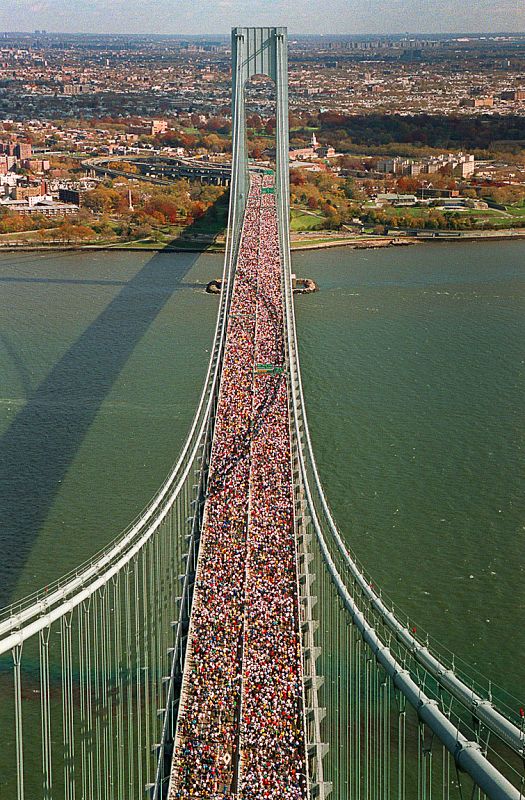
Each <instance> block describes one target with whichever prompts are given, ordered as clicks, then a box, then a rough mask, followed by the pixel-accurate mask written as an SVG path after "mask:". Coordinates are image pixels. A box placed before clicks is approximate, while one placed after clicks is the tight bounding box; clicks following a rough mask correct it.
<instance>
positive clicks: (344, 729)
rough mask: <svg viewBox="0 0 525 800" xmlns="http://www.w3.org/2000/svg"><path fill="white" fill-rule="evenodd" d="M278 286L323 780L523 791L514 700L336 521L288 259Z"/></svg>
mask: <svg viewBox="0 0 525 800" xmlns="http://www.w3.org/2000/svg"><path fill="white" fill-rule="evenodd" d="M284 190H285V187H284V184H283V186H282V187H281V191H283V192H284ZM281 213H282V214H284V213H285V210H284V208H283V210H282V212H281ZM287 259H288V263H286V260H287ZM284 283H285V306H286V323H287V341H288V360H289V369H290V381H291V388H292V390H291V397H292V410H293V417H294V438H295V445H296V454H297V463H298V470H297V480H298V484H299V487H300V492H301V493H302V495H303V497H304V503H303V508H304V511H303V519H302V524H303V527H304V530H305V531H306V537H307V539H308V541H309V547H310V559H311V573H312V576H315V577H316V581H315V583H314V584H313V585H314V586H315V594H316V595H317V596H316V598H315V600H316V601H317V604H316V613H317V617H318V620H319V623H320V626H319V630H318V633H317V644H318V645H319V647H320V653H321V655H320V662H319V664H320V673H321V674H323V675H324V685H323V687H322V689H321V691H320V698H321V701H320V702H321V705H322V706H325V707H326V717H325V720H324V722H323V724H322V726H321V730H322V738H323V739H324V741H327V742H328V743H329V746H330V750H329V753H328V756H327V758H326V759H325V770H324V772H325V777H326V779H327V780H328V781H330V782H331V783H332V784H333V788H334V794H335V796H336V797H338V798H341V800H343V798H346V797H356V798H360V797H363V798H368V797H378V798H379V797H385V798H387V797H391V796H393V793H394V792H397V796H398V797H407V796H417V797H421V796H426V792H430V791H431V789H432V786H434V788H436V787H439V791H443V797H453V796H458V797H459V796H462V795H461V792H462V783H463V784H464V783H465V780H467V778H466V777H465V776H469V777H468V780H470V782H471V787H472V786H473V787H474V788H473V789H472V791H475V792H476V796H481V794H482V793H484V794H485V795H486V796H488V797H491V798H500V797H501V798H503V797H505V798H518V797H521V796H525V780H524V768H523V767H524V756H525V730H524V727H523V724H521V720H520V717H519V708H520V706H519V703H517V701H514V702H511V703H509V702H505V700H503V702H498V703H497V704H496V701H495V699H494V695H493V693H492V692H491V684H490V682H489V681H488V680H487V681H483V680H482V679H480V678H478V679H476V678H475V677H474V679H472V678H473V676H472V675H471V674H469V673H468V671H467V670H465V671H464V672H463V671H462V670H461V665H460V661H459V659H454V657H453V655H452V654H450V653H447V652H446V651H445V650H444V649H441V648H438V647H437V646H436V647H434V646H433V641H432V639H431V638H430V637H427V636H426V635H424V634H423V635H421V633H420V632H419V633H418V631H417V629H416V628H415V626H414V623H413V622H412V621H411V620H407V617H406V616H404V615H403V614H402V612H400V611H399V609H397V608H395V607H394V606H393V604H391V603H389V602H388V601H387V600H386V599H385V597H384V596H383V595H382V593H381V591H380V590H378V589H377V588H376V585H375V583H374V581H373V580H372V578H371V577H370V576H369V575H368V574H367V572H366V570H365V569H364V568H363V566H362V565H361V564H360V563H359V562H358V561H357V559H355V557H354V556H353V555H352V553H351V551H350V549H349V547H348V546H347V543H346V541H345V539H344V537H343V535H342V534H341V532H340V530H339V528H338V526H337V525H336V522H335V520H334V517H333V515H332V513H331V510H330V508H329V505H328V502H327V500H326V497H325V494H324V491H323V487H322V484H321V480H320V477H319V472H318V469H317V465H316V461H315V456H314V452H313V447H312V442H311V437H310V432H309V428H308V420H307V414H306V404H305V399H304V394H303V389H302V381H301V373H300V366H299V357H298V346H297V334H296V328H295V317H294V308H293V296H292V287H291V270H290V261H289V253H288V255H287V254H286V253H285V265H284ZM411 709H412V710H411ZM409 733H410V735H411V738H412V741H411V742H410V737H409ZM394 755H395V758H394ZM394 762H395V764H394ZM437 773H439V776H438V775H437ZM462 776H463V777H462ZM463 790H464V791H466V790H465V789H464V787H463Z"/></svg>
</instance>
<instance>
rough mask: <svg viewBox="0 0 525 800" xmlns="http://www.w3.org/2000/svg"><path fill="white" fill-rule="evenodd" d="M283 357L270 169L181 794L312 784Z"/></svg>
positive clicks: (259, 200) (194, 666)
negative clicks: (308, 766) (308, 770)
mask: <svg viewBox="0 0 525 800" xmlns="http://www.w3.org/2000/svg"><path fill="white" fill-rule="evenodd" d="M283 361H284V343H283V301H282V293H281V264H280V251H279V240H278V229H277V215H276V206H275V195H274V194H273V175H264V176H261V175H253V176H252V178H251V186H250V192H249V197H248V201H247V208H246V212H245V219H244V227H243V234H242V239H241V245H240V251H239V257H238V260H237V270H236V277H235V282H234V288H233V295H232V304H231V311H230V317H229V323H228V334H227V341H226V349H225V356H224V363H223V371H222V379H221V389H220V397H219V406H218V413H217V421H216V427H215V433H214V441H213V449H212V457H211V465H210V479H209V489H208V496H207V500H206V506H205V515H204V522H203V531H202V538H201V549H200V556H199V565H198V571H197V579H196V586H195V596H194V605H193V613H192V619H191V624H190V631H189V643H188V653H187V660H186V670H185V676H184V681H183V693H182V698H181V711H180V714H179V721H178V727H177V736H176V743H175V751H174V757H173V765H172V775H171V782H170V800H175V798H186V797H187V798H201V799H202V800H204V798H206V800H219V798H225V797H231V796H237V797H242V798H244V799H245V800H266V799H268V800H270V799H271V800H278V798H279V800H280V798H282V800H302V798H305V797H306V793H307V792H306V781H307V778H306V745H305V734H304V727H303V680H302V661H301V649H300V648H301V643H300V634H299V610H298V588H297V563H296V549H295V538H294V527H293V494H292V474H291V462H290V433H289V415H288V400H287V386H286V376H285V374H284V371H283ZM262 365H264V367H265V369H264V370H261V369H260V367H261V366H262Z"/></svg>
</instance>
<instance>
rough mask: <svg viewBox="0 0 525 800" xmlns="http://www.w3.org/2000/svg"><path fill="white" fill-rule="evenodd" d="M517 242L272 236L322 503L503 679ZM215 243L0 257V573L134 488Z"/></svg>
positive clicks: (519, 681)
mask: <svg viewBox="0 0 525 800" xmlns="http://www.w3.org/2000/svg"><path fill="white" fill-rule="evenodd" d="M524 256H525V246H524V245H523V244H522V243H518V242H516V243H515V242H508V243H507V242H498V243H490V244H477V243H469V244H455V245H447V244H439V245H436V244H434V245H421V246H418V247H413V248H400V249H398V250H394V249H389V250H385V251H352V250H347V249H337V250H326V251H313V252H309V253H303V254H295V255H294V267H295V270H296V272H297V273H298V274H299V275H300V276H305V277H312V278H314V279H315V280H317V281H318V283H319V284H320V286H321V292H320V293H319V294H316V295H313V296H308V297H306V296H305V297H299V298H298V299H297V318H298V331H299V340H300V348H301V363H302V368H303V378H304V383H305V390H306V394H307V402H308V410H309V418H310V426H311V431H312V437H313V440H314V445H315V449H316V453H317V455H318V461H319V467H320V471H321V475H322V478H323V481H324V483H325V485H326V487H327V493H328V497H329V500H330V503H331V505H332V507H333V509H334V511H335V514H336V517H337V519H338V521H339V523H340V527H341V528H342V530H343V532H344V534H345V536H346V538H347V540H348V542H349V543H350V545H351V547H352V548H353V550H354V551H355V553H356V554H357V555H358V556H359V558H360V559H361V560H362V561H363V562H364V563H365V564H366V565H367V567H368V569H369V571H370V572H371V573H372V574H373V575H374V579H375V580H376V581H377V583H378V584H379V585H381V586H382V587H383V589H384V590H385V592H386V593H387V594H389V595H390V596H391V597H392V598H393V599H394V600H395V601H396V602H397V603H398V604H399V605H400V606H401V607H402V608H404V609H406V611H407V614H409V615H410V616H411V617H413V618H415V619H416V620H417V621H418V625H421V626H422V627H424V628H426V629H428V630H429V631H431V632H432V633H433V634H434V636H436V637H437V638H438V639H440V640H441V641H443V642H444V644H446V645H447V646H448V647H449V648H450V649H452V650H455V651H456V652H457V653H458V654H459V655H460V656H462V657H463V658H465V659H466V660H467V661H469V662H470V663H472V664H475V665H476V666H477V667H478V668H479V669H480V670H481V671H482V672H484V673H487V674H490V675H492V676H493V677H494V679H495V680H496V681H498V682H500V683H502V684H504V686H505V687H506V688H507V689H508V690H509V691H512V692H514V693H515V694H521V696H522V697H523V695H525V691H524V687H525V683H524V680H523V678H524V669H523V653H524V652H525V642H524V638H525V637H524V634H523V615H524V610H525V582H524V577H525V576H524V572H525V528H524V525H525V522H524V520H523V488H522V487H523V466H524V460H523V410H524V409H523V406H524V400H523V397H524V396H523V382H522V381H523V369H524V363H523V362H524V358H525V356H524V354H523V345H522V342H523V341H524V338H525V337H524V334H525V322H524V310H525V309H524V305H525V291H524V288H525V287H524V270H523V266H522V265H523V263H524ZM221 262H222V259H221V257H220V256H211V255H201V256H194V255H191V254H165V255H155V256H151V254H149V255H148V254H140V253H96V254H95V253H93V254H87V253H86V254H66V255H64V254H55V255H50V254H45V255H42V256H34V255H22V254H17V255H13V256H7V255H2V256H0V284H1V285H2V292H3V300H2V314H1V325H0V334H1V339H0V374H1V375H2V385H1V386H2V388H1V391H0V437H1V442H0V453H1V460H0V465H1V476H0V511H1V514H2V520H1V528H0V530H1V531H2V533H1V534H0V546H1V548H2V559H1V561H0V587H1V590H2V591H1V594H2V600H3V601H4V602H6V601H7V598H8V597H14V596H21V595H23V594H25V593H27V592H28V591H31V590H33V589H35V588H38V587H40V586H42V585H45V584H46V583H47V582H49V581H51V580H52V579H54V578H57V577H59V576H60V575H61V574H63V573H64V572H65V571H66V570H68V569H71V568H72V567H75V566H76V565H77V564H78V563H79V562H80V561H82V560H83V559H85V558H87V557H89V556H90V555H91V554H92V553H93V552H94V551H95V550H96V549H98V548H99V547H101V546H103V545H104V544H106V543H107V542H108V541H109V540H110V539H112V538H113V537H114V536H115V535H116V534H117V533H118V532H119V530H120V529H122V528H123V527H124V526H125V525H126V524H127V523H128V522H129V521H130V520H131V519H132V518H133V517H134V516H135V515H136V514H137V513H138V512H139V511H140V509H141V508H142V507H143V506H144V504H145V503H146V502H147V501H148V500H149V498H150V497H151V496H152V494H153V493H154V491H155V489H156V488H157V486H158V485H159V484H160V483H161V481H162V480H163V478H164V477H165V475H166V473H167V471H168V469H169V467H170V465H171V464H172V463H173V461H174V460H175V458H176V455H177V453H178V452H179V450H180V447H181V445H182V443H183V440H184V435H185V432H186V431H187V429H188V427H189V425H190V422H191V419H192V413H193V410H194V408H195V406H196V402H197V399H198V396H199V392H200V388H201V384H202V380H203V377H204V373H205V369H206V365H207V358H208V355H209V354H208V352H207V351H208V350H209V347H210V343H211V337H212V333H213V327H214V320H215V313H216V309H217V299H216V298H214V297H211V296H207V295H205V294H204V293H203V292H202V284H203V283H205V282H206V281H207V280H209V279H210V278H212V277H216V276H218V275H219V274H220V271H221Z"/></svg>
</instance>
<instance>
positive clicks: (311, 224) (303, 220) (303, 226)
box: [290, 208, 326, 231]
mask: <svg viewBox="0 0 525 800" xmlns="http://www.w3.org/2000/svg"><path fill="white" fill-rule="evenodd" d="M325 222H326V217H324V216H323V215H322V214H319V215H317V214H315V215H314V214H312V213H311V212H310V213H306V212H305V211H303V209H300V208H292V211H291V218H290V230H292V231H315V230H322V228H323V227H324V224H325Z"/></svg>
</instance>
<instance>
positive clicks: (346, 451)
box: [295, 242, 525, 711]
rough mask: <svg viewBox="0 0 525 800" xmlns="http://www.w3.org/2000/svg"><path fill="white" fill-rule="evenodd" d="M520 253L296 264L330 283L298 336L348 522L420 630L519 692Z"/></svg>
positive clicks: (318, 443)
mask: <svg viewBox="0 0 525 800" xmlns="http://www.w3.org/2000/svg"><path fill="white" fill-rule="evenodd" d="M524 257H525V246H524V245H523V244H521V243H511V242H509V243H507V242H498V243H492V244H478V243H475V244H468V245H464V244H456V245H448V244H441V245H421V246H417V247H412V248H400V249H398V250H394V249H389V250H385V251H350V250H337V251H333V250H328V251H324V252H323V253H317V252H311V253H308V254H304V255H302V256H301V257H300V258H298V259H296V263H295V268H296V271H297V273H298V274H299V275H301V276H302V275H304V276H306V277H312V278H314V279H315V280H316V281H318V283H319V284H320V286H321V292H320V293H319V294H316V295H313V296H310V297H300V298H298V301H297V304H296V306H297V318H298V334H299V341H300V349H301V365H302V371H303V378H304V383H305V392H306V395H307V405H308V411H309V420H310V428H311V432H312V438H313V442H314V448H315V451H316V454H317V457H318V463H319V467H320V472H321V477H322V479H323V481H324V484H325V486H326V489H327V494H328V498H329V501H330V503H331V506H332V507H333V510H334V512H335V516H336V518H337V520H338V521H339V524H340V527H341V528H342V529H343V531H344V533H345V535H346V538H347V540H348V542H349V543H350V545H351V547H352V549H353V550H354V552H355V553H356V554H357V555H358V557H359V558H360V560H361V561H362V562H364V563H365V564H366V566H367V568H368V570H369V572H370V573H371V574H372V575H373V576H374V579H375V581H376V582H377V584H378V585H379V586H381V587H382V588H383V590H384V591H385V592H386V593H387V594H388V595H390V596H391V597H392V599H393V600H394V601H395V602H396V603H398V604H399V605H400V606H401V607H402V608H403V609H405V610H406V612H407V614H409V615H410V616H411V617H412V618H413V619H415V620H417V621H418V626H421V627H423V628H425V629H427V630H428V631H430V632H431V633H432V634H433V635H434V636H435V637H436V638H437V639H438V640H441V642H443V643H444V644H445V645H447V646H448V647H449V648H450V649H452V650H453V651H455V652H456V653H458V654H459V655H460V656H462V657H463V658H464V659H466V661H468V662H469V663H470V664H472V665H475V666H477V668H478V669H480V670H481V671H482V672H484V673H486V674H488V675H489V676H491V677H493V678H494V680H495V681H497V682H499V683H501V684H503V685H504V686H505V687H506V688H508V690H509V691H512V692H514V693H516V694H518V695H520V696H521V698H522V699H523V697H524V695H525V681H524V677H525V670H524V666H523V664H524V659H523V655H524V653H525V633H524V630H525V628H524V625H523V619H524V611H525V521H524V515H523V510H524V502H523V500H524V491H523V478H524V452H523V443H524V426H523V420H524V417H523V412H524V394H523V388H524V387H523V374H524V358H525V355H524V348H523V342H524V341H525V317H524V311H525V270H524V263H525V261H524ZM517 710H518V709H516V711H517Z"/></svg>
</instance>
